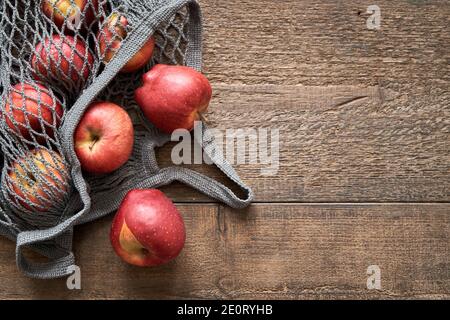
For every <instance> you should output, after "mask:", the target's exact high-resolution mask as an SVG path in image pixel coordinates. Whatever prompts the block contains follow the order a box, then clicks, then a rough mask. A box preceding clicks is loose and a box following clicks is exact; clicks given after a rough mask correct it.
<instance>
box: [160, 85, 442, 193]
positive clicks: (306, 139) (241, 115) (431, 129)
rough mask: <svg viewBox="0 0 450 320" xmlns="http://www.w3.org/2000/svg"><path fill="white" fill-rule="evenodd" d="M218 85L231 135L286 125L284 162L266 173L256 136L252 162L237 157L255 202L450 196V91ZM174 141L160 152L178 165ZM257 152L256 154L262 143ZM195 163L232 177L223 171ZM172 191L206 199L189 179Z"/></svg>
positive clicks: (224, 125)
mask: <svg viewBox="0 0 450 320" xmlns="http://www.w3.org/2000/svg"><path fill="white" fill-rule="evenodd" d="M214 88H215V89H216V90H215V95H214V100H213V102H212V105H211V107H210V113H209V114H208V119H209V120H210V122H211V126H212V127H214V128H217V129H220V130H221V132H223V133H224V134H225V132H226V130H227V129H239V128H240V129H248V128H249V129H254V130H255V132H257V130H259V129H261V128H265V129H269V130H279V137H280V138H279V143H280V152H279V162H280V164H279V169H278V170H275V171H273V174H271V175H270V176H264V175H263V173H264V172H263V171H262V170H263V169H265V168H268V167H270V166H269V165H267V164H262V163H261V161H260V160H258V163H256V164H252V163H250V156H249V155H250V153H251V152H249V141H248V140H247V150H246V154H247V157H246V161H245V163H243V164H239V165H236V168H237V172H238V173H239V174H240V175H241V177H242V178H243V179H244V181H246V182H247V183H248V184H249V185H250V186H251V187H252V188H253V190H254V192H255V200H256V201H259V202H274V201H275V202H282V201H289V202H296V201H297V202H430V201H435V202H445V201H449V200H450V197H449V190H450V174H449V173H450V148H449V146H450V144H449V141H450V121H449V119H450V105H449V104H448V101H450V95H449V94H447V95H443V96H439V95H429V96H428V98H427V100H428V102H429V103H426V104H425V103H424V99H425V98H424V97H425V96H427V95H426V94H425V92H421V93H420V94H422V95H423V97H422V98H421V99H419V100H415V96H413V97H409V96H408V95H407V94H405V93H404V92H403V91H402V90H400V91H396V90H393V89H389V90H388V89H382V88H380V87H378V86H374V87H357V86H328V87H312V86H306V87H305V86H287V85H283V86H281V85H227V84H222V85H215V86H214ZM416 91H420V90H419V89H416ZM224 141H225V140H224ZM171 147H173V144H172V145H171V146H168V147H165V148H163V150H162V151H161V152H160V153H159V162H160V163H161V165H162V166H168V165H171V155H170V151H171ZM255 151H256V152H253V155H255V156H258V152H260V151H261V149H258V150H255ZM234 163H236V158H234ZM190 167H191V168H193V169H194V170H197V171H200V172H202V173H204V174H206V175H208V176H212V177H214V178H215V179H218V180H219V181H222V182H224V183H225V182H226V181H227V180H226V179H225V178H224V176H223V174H221V173H220V172H219V171H218V170H217V169H214V168H211V167H208V166H201V165H197V166H190ZM228 185H229V184H228ZM164 190H165V191H167V192H168V193H169V194H170V195H171V196H172V197H173V198H175V199H176V200H178V201H208V199H207V198H206V197H202V196H200V195H199V194H198V193H194V192H191V191H190V190H189V189H186V187H184V186H180V185H174V186H170V187H168V188H165V189H164ZM187 190H189V191H187ZM209 201H210V200H209Z"/></svg>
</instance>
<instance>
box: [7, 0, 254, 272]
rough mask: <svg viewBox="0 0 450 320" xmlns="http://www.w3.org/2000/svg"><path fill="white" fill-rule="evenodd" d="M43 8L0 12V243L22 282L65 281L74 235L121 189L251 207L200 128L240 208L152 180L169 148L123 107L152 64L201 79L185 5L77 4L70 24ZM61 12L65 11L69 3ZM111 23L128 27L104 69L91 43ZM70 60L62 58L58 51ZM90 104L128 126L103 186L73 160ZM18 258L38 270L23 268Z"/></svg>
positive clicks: (112, 206)
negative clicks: (166, 191)
mask: <svg viewBox="0 0 450 320" xmlns="http://www.w3.org/2000/svg"><path fill="white" fill-rule="evenodd" d="M43 1H44V0H31V1H30V0H0V42H1V49H0V50H1V51H0V59H1V63H0V79H1V84H0V89H1V95H2V100H1V109H0V111H1V112H0V114H1V121H0V129H1V133H0V145H1V153H0V158H1V159H0V160H1V161H0V166H1V167H0V168H1V173H2V175H1V192H0V234H1V235H3V236H5V237H7V238H9V239H11V240H13V241H16V243H17V247H16V258H17V266H18V268H19V269H20V270H21V271H22V272H23V273H24V274H25V275H27V276H29V277H33V278H40V279H48V278H57V277H63V276H67V275H68V274H70V272H71V270H72V269H71V268H69V267H70V266H72V265H74V264H75V258H74V255H73V253H72V235H73V227H74V226H75V225H79V224H83V223H86V222H90V221H93V220H95V219H98V218H100V217H102V216H104V215H106V214H109V213H111V212H114V211H115V210H116V209H117V208H118V206H119V204H120V202H121V200H122V199H123V197H124V196H125V194H126V193H127V192H128V191H129V190H131V189H135V188H153V187H159V186H162V185H166V184H169V183H171V182H173V181H179V182H182V183H184V184H187V185H189V186H191V187H193V188H195V189H197V190H199V191H201V192H202V193H204V194H206V195H208V196H210V197H212V198H214V199H216V200H219V201H222V202H224V203H225V204H227V205H229V206H231V207H233V208H243V207H245V206H247V205H248V204H249V203H250V202H251V199H252V191H251V190H250V189H249V188H248V187H247V186H246V185H245V184H244V183H243V182H242V181H241V180H240V179H239V176H238V175H237V174H236V172H235V171H234V169H233V168H232V167H231V166H230V165H229V164H228V163H227V162H226V160H225V159H224V157H223V156H222V154H221V152H220V150H219V149H217V148H216V147H215V143H214V137H213V136H212V135H211V134H210V132H209V131H208V130H207V128H206V127H205V126H202V127H201V128H202V132H203V136H202V141H197V142H198V143H200V144H201V145H202V148H203V150H204V153H205V154H206V156H207V157H208V158H209V159H210V160H212V162H213V163H214V164H215V165H216V166H217V167H218V168H220V169H221V170H222V171H223V172H224V173H225V174H226V175H227V177H228V178H230V179H231V180H232V182H234V183H235V184H237V185H238V186H239V188H240V189H242V191H243V194H244V196H243V197H242V198H240V197H239V196H237V195H236V194H234V193H233V192H232V191H231V190H230V189H229V188H227V187H226V186H224V185H222V184H221V183H219V182H217V181H215V180H213V179H211V178H209V177H206V176H204V175H201V174H199V173H197V172H195V171H193V170H189V169H186V168H183V167H179V166H172V167H168V168H159V166H158V164H157V162H156V159H155V152H154V149H155V148H156V147H160V146H162V145H163V144H164V143H166V142H168V141H169V140H170V136H168V135H166V134H162V133H161V132H159V131H158V130H157V129H156V128H155V127H153V125H152V124H151V123H150V122H148V121H147V120H146V119H145V118H144V117H143V116H142V114H141V111H140V109H139V108H138V106H137V105H136V103H135V102H134V100H133V93H134V90H135V89H136V88H137V87H138V86H139V85H140V83H141V76H142V74H143V73H144V72H146V71H148V70H149V69H150V68H151V67H152V66H153V65H154V64H156V63H165V64H181V65H187V66H190V67H192V68H195V69H197V70H200V68H201V59H202V58H201V57H202V56H201V32H202V23H201V12H200V8H199V5H198V4H197V3H196V2H195V1H192V0H123V1H115V0H86V2H87V5H86V6H84V8H83V10H78V12H76V14H75V15H74V16H71V15H69V14H67V13H64V12H61V11H55V12H53V13H52V14H51V15H48V14H44V13H43V10H44V9H43V3H42V2H43ZM48 1H49V2H51V3H55V2H57V1H55V0H48ZM66 1H68V2H69V3H70V6H71V7H75V0H66ZM77 2H78V3H79V2H80V1H77ZM112 13H118V14H123V15H126V17H127V19H128V22H129V25H128V26H127V30H126V31H127V32H126V36H125V37H124V38H123V39H122V40H123V41H122V43H121V46H120V48H119V49H118V50H117V51H116V52H115V53H114V57H113V58H112V60H111V61H109V63H106V64H105V63H102V57H101V55H99V50H98V48H99V43H98V41H97V38H96V36H97V33H98V32H99V30H101V26H102V23H103V21H105V19H106V18H107V17H108V16H110V15H111V14H112ZM64 14H65V15H64ZM60 16H63V19H62V20H61V19H58V18H60ZM152 35H153V36H154V37H155V39H156V47H155V52H154V55H153V58H152V61H151V62H150V63H149V64H148V65H147V66H146V67H145V68H143V69H142V70H140V71H138V72H135V73H132V74H122V73H119V71H120V70H121V69H122V67H123V66H124V65H125V64H126V63H127V62H128V61H129V60H130V58H132V57H133V56H134V55H135V54H136V53H137V52H138V51H139V50H140V48H141V47H142V46H143V45H144V43H145V42H146V41H147V40H148V39H149V37H150V36H152ZM68 48H69V49H70V50H69V52H72V54H71V55H67V54H66V53H67V51H64V50H66V49H68ZM95 100H108V101H113V102H116V103H117V104H119V105H121V106H123V107H124V108H125V109H126V110H127V111H128V112H129V114H130V115H131V117H132V119H133V122H134V125H135V143H134V148H133V154H132V156H131V158H130V160H129V161H128V162H127V163H126V164H125V165H124V166H123V167H121V168H120V169H118V170H117V171H115V172H113V173H112V174H109V175H105V176H90V175H87V174H85V173H83V172H82V171H81V167H80V163H79V161H78V159H77V157H76V154H75V152H74V143H73V134H74V131H75V128H76V126H77V124H78V122H79V120H80V118H81V117H82V115H83V113H84V111H85V110H86V108H87V107H88V105H89V104H90V103H91V102H93V101H95ZM25 247H28V248H31V249H32V250H34V251H36V252H38V253H39V254H41V255H43V256H45V257H47V258H48V260H47V261H48V262H39V263H38V262H36V261H32V260H30V259H28V258H26V257H24V255H23V249H24V248H25Z"/></svg>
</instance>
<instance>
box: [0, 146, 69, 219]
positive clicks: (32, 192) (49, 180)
mask: <svg viewBox="0 0 450 320" xmlns="http://www.w3.org/2000/svg"><path fill="white" fill-rule="evenodd" d="M7 184H8V185H9V188H10V190H11V191H12V192H11V193H10V194H9V196H10V198H11V200H12V201H14V202H15V203H18V204H20V205H21V206H22V207H24V208H26V209H28V210H30V211H37V212H46V211H48V210H49V209H50V208H51V207H52V206H54V204H55V203H57V202H58V201H61V200H62V199H63V198H64V196H65V194H66V192H67V190H68V186H69V172H68V169H67V167H66V165H65V162H64V161H63V159H62V158H61V156H60V155H59V154H58V153H57V152H55V151H51V150H47V149H44V148H38V149H34V150H32V151H28V152H27V154H25V156H23V157H22V158H19V159H18V160H16V161H15V162H13V163H12V165H11V168H10V169H9V170H8V178H7ZM27 201H29V202H30V203H31V204H29V203H27Z"/></svg>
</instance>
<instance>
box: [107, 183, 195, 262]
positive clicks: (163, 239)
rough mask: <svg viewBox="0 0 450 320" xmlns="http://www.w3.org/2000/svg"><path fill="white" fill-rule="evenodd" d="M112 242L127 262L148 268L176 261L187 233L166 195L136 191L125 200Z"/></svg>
mask: <svg viewBox="0 0 450 320" xmlns="http://www.w3.org/2000/svg"><path fill="white" fill-rule="evenodd" d="M110 239H111V244H112V246H113V248H114V250H115V252H116V253H117V255H118V256H119V257H121V258H122V259H123V260H124V261H125V262H127V263H130V264H132V265H136V266H140V267H149V266H157V265H161V264H164V263H167V262H169V261H171V260H173V259H175V258H176V257H177V256H178V255H179V253H180V252H181V250H182V249H183V247H184V243H185V240H186V232H185V227H184V221H183V218H182V217H181V215H180V213H179V211H178V209H177V208H176V207H175V205H174V204H173V203H172V201H171V200H170V199H169V198H167V197H166V196H165V195H164V193H162V192H161V191H159V190H156V189H135V190H131V191H130V192H128V194H127V195H126V196H125V198H124V200H123V201H122V203H121V205H120V207H119V210H118V211H117V214H116V216H115V218H114V220H113V223H112V227H111V233H110Z"/></svg>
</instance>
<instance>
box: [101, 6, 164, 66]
mask: <svg viewBox="0 0 450 320" xmlns="http://www.w3.org/2000/svg"><path fill="white" fill-rule="evenodd" d="M127 26H128V20H127V18H125V16H123V15H119V14H118V13H113V14H111V15H110V16H109V17H108V19H107V20H106V21H105V23H104V25H103V27H102V28H101V30H100V31H99V32H98V34H97V41H98V43H99V51H100V52H99V56H100V58H101V59H102V60H103V62H104V63H108V62H109V61H111V59H112V58H113V57H114V55H115V53H116V52H117V50H119V48H120V46H121V45H122V41H123V40H124V39H125V37H126V36H127ZM154 48H155V39H154V38H153V37H151V38H150V39H149V40H148V41H147V42H146V43H145V44H144V46H143V47H142V48H141V50H139V51H138V52H137V53H136V54H135V55H134V56H133V57H132V58H131V59H130V60H129V61H128V62H127V64H126V65H125V66H124V67H123V68H122V69H121V70H120V72H122V73H129V72H134V71H136V70H139V69H140V68H142V67H143V66H145V65H146V64H147V63H148V62H149V61H150V59H151V58H152V55H153V49H154Z"/></svg>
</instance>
